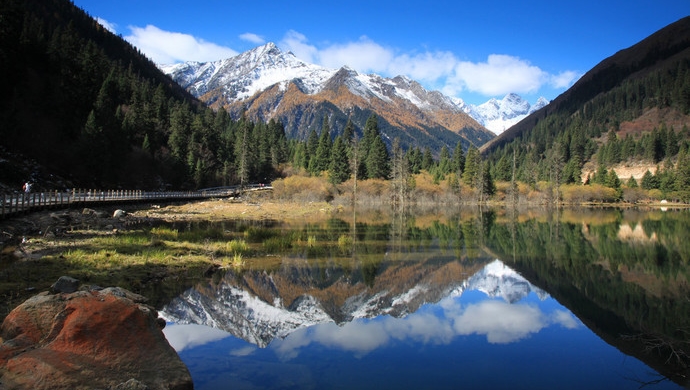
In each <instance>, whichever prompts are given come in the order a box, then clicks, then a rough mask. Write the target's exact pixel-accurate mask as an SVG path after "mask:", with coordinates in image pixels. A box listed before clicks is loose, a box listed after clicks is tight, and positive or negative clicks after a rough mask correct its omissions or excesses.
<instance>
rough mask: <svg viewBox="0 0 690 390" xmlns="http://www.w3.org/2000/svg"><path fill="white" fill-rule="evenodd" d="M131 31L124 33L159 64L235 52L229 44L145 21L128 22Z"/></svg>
mask: <svg viewBox="0 0 690 390" xmlns="http://www.w3.org/2000/svg"><path fill="white" fill-rule="evenodd" d="M130 30H131V31H132V34H131V35H129V36H127V37H125V39H126V40H127V41H129V42H130V43H132V44H133V45H134V46H136V47H137V48H138V49H139V50H141V51H142V53H144V54H145V55H147V56H148V57H149V58H151V60H153V61H154V62H156V63H159V64H173V63H176V62H184V61H200V62H205V61H216V60H220V59H224V58H229V57H233V56H235V55H237V54H238V53H237V52H236V51H234V50H232V49H231V48H229V47H224V46H220V45H216V44H215V43H211V42H206V41H204V40H203V39H200V38H196V37H194V36H192V35H189V34H183V33H178V32H171V31H165V30H161V29H159V28H158V27H156V26H152V25H148V26H146V27H144V28H142V27H136V26H131V27H130Z"/></svg>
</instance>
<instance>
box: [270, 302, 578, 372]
mask: <svg viewBox="0 0 690 390" xmlns="http://www.w3.org/2000/svg"><path fill="white" fill-rule="evenodd" d="M436 307H437V308H439V309H441V310H440V312H435V313H432V312H429V311H426V310H425V311H423V312H418V313H415V314H411V315H409V316H407V317H405V318H393V317H380V318H377V319H374V320H365V319H361V320H355V321H353V322H349V323H346V324H344V325H342V326H338V325H336V324H333V323H329V324H322V325H316V326H314V327H310V328H304V329H300V330H299V331H296V332H294V333H292V334H290V336H288V337H287V338H285V339H283V340H276V341H275V342H274V343H272V344H271V345H270V348H272V349H273V350H274V351H275V353H276V354H277V355H278V357H279V358H280V359H281V360H290V359H293V358H295V357H297V356H298V355H299V351H300V349H301V348H303V347H306V346H308V345H311V344H320V345H322V346H325V347H328V348H335V349H340V350H342V351H348V352H351V353H354V354H355V355H356V356H358V357H361V356H364V355H366V354H368V353H369V352H371V351H373V350H375V349H377V348H380V347H383V346H385V345H386V344H388V343H390V342H392V341H393V340H413V341H415V342H421V343H424V344H449V343H450V342H451V341H452V340H453V339H454V338H456V337H459V336H469V335H482V336H486V340H487V342H489V343H491V344H507V343H513V342H517V341H519V340H522V339H525V338H528V337H530V336H531V335H533V334H536V333H538V332H540V331H541V330H542V329H544V328H546V327H548V326H551V325H559V326H562V327H564V328H566V329H575V328H577V327H578V326H579V324H580V323H579V321H578V320H577V319H576V318H575V317H574V316H573V315H572V314H570V313H569V312H567V311H565V310H555V311H553V312H552V313H545V312H544V311H542V309H541V308H540V307H539V306H538V305H535V304H528V303H524V304H510V303H507V302H504V301H502V300H485V301H482V302H479V303H476V304H469V305H464V306H463V305H462V304H461V302H460V299H459V298H447V299H446V300H444V301H443V302H440V303H439V305H437V306H436Z"/></svg>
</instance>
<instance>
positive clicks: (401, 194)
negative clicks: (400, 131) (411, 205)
mask: <svg viewBox="0 0 690 390" xmlns="http://www.w3.org/2000/svg"><path fill="white" fill-rule="evenodd" d="M392 152H393V157H392V158H391V171H392V172H391V174H392V180H393V183H392V186H393V199H394V202H395V204H396V205H397V206H399V207H400V208H401V209H403V208H404V207H405V203H406V202H407V192H408V183H409V177H410V170H409V166H408V160H407V158H406V156H405V152H404V151H403V149H402V147H401V146H400V139H399V138H395V139H394V140H393V148H392Z"/></svg>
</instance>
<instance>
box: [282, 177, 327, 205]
mask: <svg viewBox="0 0 690 390" xmlns="http://www.w3.org/2000/svg"><path fill="white" fill-rule="evenodd" d="M272 186H273V196H274V197H275V198H276V199H281V200H292V201H298V202H323V201H326V202H327V201H330V200H331V199H333V190H334V188H333V185H331V184H330V183H328V180H327V179H326V178H324V177H312V176H289V177H286V178H285V179H278V180H275V181H274V182H273V183H272Z"/></svg>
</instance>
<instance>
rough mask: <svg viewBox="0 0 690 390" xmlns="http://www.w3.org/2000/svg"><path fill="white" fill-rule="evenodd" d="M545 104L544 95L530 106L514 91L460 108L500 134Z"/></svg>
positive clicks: (547, 102)
mask: <svg viewBox="0 0 690 390" xmlns="http://www.w3.org/2000/svg"><path fill="white" fill-rule="evenodd" d="M547 104H549V101H548V100H546V98H544V97H540V98H539V99H538V100H537V101H536V103H535V104H534V106H531V105H530V104H529V102H528V101H527V100H525V99H524V98H523V97H522V96H520V95H518V94H516V93H509V94H507V95H505V96H504V97H503V99H501V100H498V99H496V98H491V99H489V100H488V101H486V102H485V103H482V104H480V105H478V106H474V105H464V106H461V108H462V110H463V111H465V112H466V113H468V114H469V115H470V116H472V118H474V119H475V120H476V121H477V122H479V123H481V124H482V125H483V126H484V127H486V128H487V129H489V130H491V131H493V132H494V133H495V134H501V133H502V132H503V131H505V130H506V129H508V128H509V127H511V126H512V125H514V124H516V123H518V122H519V121H521V120H522V119H523V118H525V117H526V116H527V115H529V114H531V113H532V112H534V111H536V110H539V109H541V108H542V107H544V106H546V105H547Z"/></svg>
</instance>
